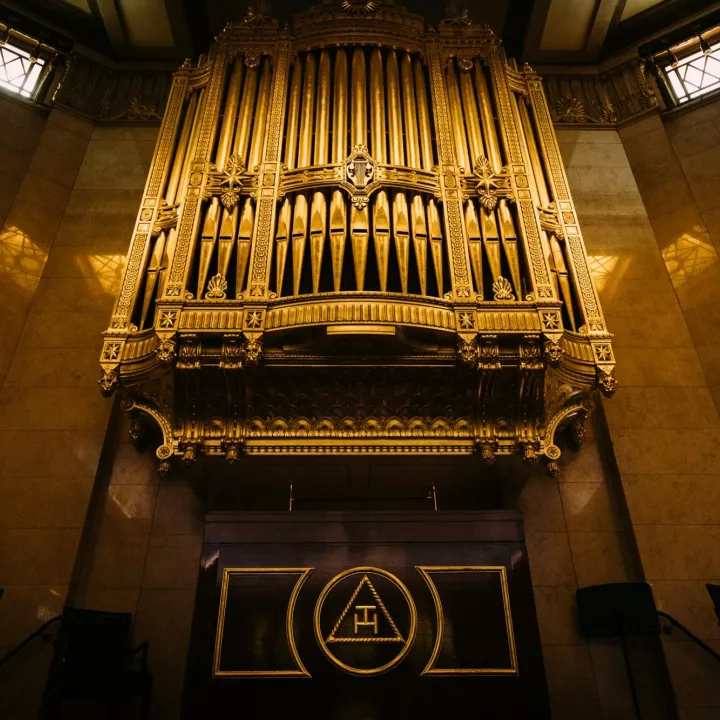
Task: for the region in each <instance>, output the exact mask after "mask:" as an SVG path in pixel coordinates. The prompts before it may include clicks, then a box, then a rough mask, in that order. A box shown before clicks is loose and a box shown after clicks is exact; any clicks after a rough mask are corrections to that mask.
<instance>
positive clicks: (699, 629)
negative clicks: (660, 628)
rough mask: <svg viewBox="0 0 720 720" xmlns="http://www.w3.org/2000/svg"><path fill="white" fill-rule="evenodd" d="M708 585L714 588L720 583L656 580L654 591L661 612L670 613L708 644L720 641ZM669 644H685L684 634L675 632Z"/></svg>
mask: <svg viewBox="0 0 720 720" xmlns="http://www.w3.org/2000/svg"><path fill="white" fill-rule="evenodd" d="M706 582H710V583H712V584H714V585H718V584H720V580H717V579H712V578H710V579H708V580H653V582H652V589H653V595H654V597H655V604H656V605H657V608H658V610H662V611H664V612H667V613H670V614H671V615H672V616H673V617H674V618H675V619H676V620H678V621H679V622H680V623H681V624H682V625H684V626H685V627H686V628H688V629H689V630H690V631H691V632H693V633H695V634H696V635H698V636H699V637H701V638H704V639H705V640H720V625H718V619H717V616H716V615H715V609H714V606H713V603H712V599H711V598H710V594H709V593H708V591H707V588H706V587H705V584H706ZM663 637H664V639H665V640H667V641H669V640H677V641H678V642H684V641H685V640H686V639H687V638H686V637H685V635H683V633H681V632H678V631H673V632H672V634H671V635H664V636H663Z"/></svg>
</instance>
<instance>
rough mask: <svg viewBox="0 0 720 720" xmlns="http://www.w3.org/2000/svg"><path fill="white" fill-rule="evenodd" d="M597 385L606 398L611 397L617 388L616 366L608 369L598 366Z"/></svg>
mask: <svg viewBox="0 0 720 720" xmlns="http://www.w3.org/2000/svg"><path fill="white" fill-rule="evenodd" d="M597 385H598V387H599V388H600V391H601V392H602V394H603V395H604V396H605V397H606V398H611V397H612V396H613V395H614V394H615V391H616V390H617V380H616V379H615V368H610V369H608V370H604V369H602V368H598V375H597Z"/></svg>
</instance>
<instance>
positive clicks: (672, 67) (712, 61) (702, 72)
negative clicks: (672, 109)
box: [663, 40, 720, 104]
mask: <svg viewBox="0 0 720 720" xmlns="http://www.w3.org/2000/svg"><path fill="white" fill-rule="evenodd" d="M670 58H671V59H672V60H673V62H671V63H670V64H668V65H665V66H664V67H663V72H664V73H665V77H666V78H667V81H668V83H669V84H670V87H671V88H672V91H673V93H674V94H675V98H676V99H677V102H678V103H680V104H682V103H686V102H688V101H689V100H694V99H696V98H699V97H702V96H703V95H707V94H708V93H711V92H713V91H714V90H718V89H720V40H718V41H717V42H716V43H715V44H713V45H709V44H708V43H707V42H705V41H702V40H701V43H700V50H698V51H697V52H694V53H693V54H692V55H688V56H686V57H684V58H682V59H680V60H678V59H677V58H676V57H675V56H674V55H673V54H672V53H670Z"/></svg>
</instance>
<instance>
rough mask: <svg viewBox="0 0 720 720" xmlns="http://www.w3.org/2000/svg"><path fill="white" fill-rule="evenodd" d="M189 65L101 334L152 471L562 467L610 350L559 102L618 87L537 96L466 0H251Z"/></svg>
mask: <svg viewBox="0 0 720 720" xmlns="http://www.w3.org/2000/svg"><path fill="white" fill-rule="evenodd" d="M202 57H203V59H202V60H201V62H200V63H199V64H197V65H194V64H193V63H190V62H186V63H184V64H183V65H182V67H181V68H180V69H179V70H178V71H177V73H176V74H175V75H174V77H173V79H172V82H171V85H170V89H169V95H168V99H167V107H166V109H165V112H164V115H163V120H162V124H161V128H160V133H159V138H158V144H157V148H156V151H155V155H154V157H153V161H152V164H151V167H150V171H149V174H148V181H147V185H146V189H145V192H144V195H143V198H142V200H141V205H140V208H139V213H138V220H137V224H136V227H135V228H134V230H133V233H132V236H131V245H130V248H129V252H128V262H127V266H126V268H125V271H124V276H123V279H122V283H121V288H120V291H119V293H118V297H117V301H116V303H115V307H114V308H113V311H112V314H111V318H110V322H109V327H108V330H107V331H106V332H105V335H104V339H103V347H102V350H101V352H100V365H101V369H102V372H101V380H100V388H101V390H102V392H103V393H106V394H107V393H111V392H113V391H114V390H115V389H117V388H120V389H121V390H122V396H123V398H124V399H125V402H124V405H123V407H124V409H125V410H126V412H128V413H130V415H131V418H132V419H133V420H134V421H136V422H137V421H138V420H139V418H140V417H145V418H146V419H148V420H149V419H152V421H153V422H154V423H155V424H156V425H157V426H158V427H159V428H160V430H161V434H162V444H161V446H160V448H161V452H160V453H159V454H158V460H159V461H160V463H161V466H160V467H161V470H162V471H163V472H167V471H169V470H170V469H171V466H172V462H173V461H174V458H182V459H183V460H184V461H185V462H187V463H192V462H200V461H201V459H202V458H203V456H206V455H211V456H219V457H225V458H226V460H227V461H228V462H232V463H237V462H239V463H242V462H244V458H245V457H246V456H249V455H257V456H275V455H278V454H303V455H308V454H317V455H324V454H378V453H381V454H406V453H407V454H410V453H412V454H419V455H435V454H456V455H470V454H473V453H477V454H478V455H479V456H480V457H481V458H482V459H483V460H484V461H485V462H486V463H492V462H495V461H496V460H498V459H500V458H502V457H503V456H508V455H517V456H519V457H522V458H523V459H524V460H525V461H526V462H528V463H529V462H534V461H536V460H537V459H539V458H545V461H546V462H547V463H548V469H549V470H550V471H551V472H557V471H558V462H557V461H558V457H559V456H558V457H555V456H554V454H555V453H556V451H555V448H557V449H558V451H559V448H560V445H559V444H558V443H561V439H560V438H561V437H564V434H567V435H568V437H569V439H570V440H572V441H573V442H575V440H573V438H574V439H577V438H579V437H580V436H581V434H582V433H581V428H580V426H581V424H582V422H583V421H584V419H585V418H586V417H587V415H588V414H589V412H590V411H591V409H592V398H593V395H594V393H595V392H596V391H599V392H603V393H605V394H607V395H610V394H612V392H614V390H615V377H614V373H613V370H614V364H615V357H614V353H613V351H612V336H611V335H610V334H609V333H608V331H607V327H606V325H605V320H604V317H603V314H602V309H601V307H600V302H599V299H598V296H597V292H596V289H595V287H594V285H593V282H592V277H591V274H590V271H589V266H588V261H587V256H586V253H585V248H584V245H583V240H582V234H581V229H580V226H579V224H578V222H577V213H576V211H575V208H574V205H573V201H572V197H571V195H570V190H569V187H568V182H567V177H566V175H565V171H564V168H563V164H562V159H561V157H560V152H559V148H558V144H557V139H556V137H555V133H554V130H553V124H552V114H551V113H554V114H555V116H556V118H557V117H560V118H562V119H564V120H563V121H565V122H586V121H587V118H588V117H590V119H591V120H592V121H599V120H597V118H600V117H602V116H603V113H605V115H606V116H608V117H609V115H608V113H609V112H610V110H611V109H612V107H614V106H613V101H612V98H611V97H610V95H609V94H608V95H607V98H606V100H607V102H605V101H603V100H602V97H601V96H602V92H601V91H600V90H601V89H602V88H601V89H597V88H596V89H595V90H592V89H591V88H590V86H589V85H588V86H586V85H582V87H580V86H577V87H579V88H580V89H579V90H578V92H577V93H576V94H577V97H574V96H573V97H568V96H567V95H566V94H564V93H563V92H561V90H562V88H563V87H565V86H563V85H562V83H560V82H558V83H555V84H554V85H552V87H553V88H555V89H554V90H552V93H554V94H552V103H551V104H552V110H551V108H550V107H549V106H548V102H547V99H546V95H545V92H544V90H543V86H542V82H541V80H540V78H539V77H538V76H537V75H536V74H535V73H534V72H533V71H532V69H531V68H529V67H527V66H525V67H523V68H522V69H517V68H516V66H514V64H513V63H512V61H508V58H507V57H506V56H505V53H504V50H503V49H502V47H501V45H500V43H499V41H498V39H497V38H496V37H495V36H494V35H493V34H492V32H491V31H490V30H489V29H488V28H486V27H484V26H475V25H472V24H471V23H470V18H469V13H468V11H467V8H466V6H465V4H464V3H462V2H448V3H447V4H446V17H445V19H444V20H443V21H441V23H440V24H439V25H438V27H437V29H436V30H433V31H432V32H430V31H429V30H428V29H427V27H426V24H425V23H424V21H423V19H422V18H421V17H419V16H417V15H415V14H413V13H411V12H409V11H407V10H406V9H404V8H403V7H402V6H401V4H400V0H398V2H395V3H390V2H387V3H386V2H379V0H378V1H375V0H372V1H371V0H335V1H334V2H323V3H321V4H318V5H316V6H315V7H313V8H311V9H309V10H307V11H304V12H301V13H299V14H298V15H297V16H296V17H295V19H294V21H293V24H292V26H291V27H290V28H288V29H286V30H280V28H279V26H278V24H277V21H276V20H274V19H273V18H272V16H271V8H270V3H269V2H267V0H256V1H255V2H252V3H251V5H250V9H249V10H248V14H247V16H246V18H245V22H244V23H234V24H231V25H229V26H228V27H227V28H226V29H225V30H224V31H223V32H222V33H221V34H220V35H219V36H218V38H217V40H216V41H215V44H214V45H213V47H212V49H211V50H210V52H209V53H208V54H207V55H203V56H202ZM613 72H614V71H613ZM626 74H627V73H626ZM628 77H632V78H635V75H630V76H628ZM633 82H636V84H637V83H639V82H640V80H638V79H637V78H635V80H634V81H633ZM573 87H575V85H573ZM556 91H557V92H556ZM63 92H64V91H63ZM593 93H594V94H593ZM134 97H135V95H132V96H128V97H125V96H123V97H122V98H121V99H122V104H123V107H125V106H127V105H128V103H129V104H130V105H132V107H130V109H129V110H128V111H127V112H129V114H130V115H134V116H135V115H136V116H137V117H138V118H139V117H143V116H145V115H147V114H148V113H154V112H158V113H160V108H161V107H162V105H161V103H160V102H159V100H158V97H157V96H156V94H153V95H152V97H148V98H145V97H140V96H136V97H137V102H135V104H132V100H133V98H134ZM470 100H471V101H470ZM110 102H111V103H114V102H115V100H114V99H110ZM118 102H119V100H118ZM156 103H157V108H155V107H154V106H155V104H156ZM603 103H604V104H603ZM113 107H114V105H113ZM108 112H110V113H111V114H112V112H114V110H113V111H111V110H108ZM109 116H110V115H108V117H109ZM188 408H193V409H192V410H189V409H188ZM575 444H577V443H576V442H575ZM361 579H362V578H361V577H360V578H358V582H359V581H360V580H361ZM368 581H369V583H370V584H372V585H373V586H374V587H375V583H374V581H373V579H372V576H371V575H368ZM375 589H376V590H377V591H378V593H379V594H380V596H381V597H382V591H381V590H380V588H379V587H375ZM365 590H369V588H368V587H366V586H363V592H364V591H365ZM371 595H372V592H371ZM368 603H369V605H372V604H373V602H372V601H368ZM376 606H377V607H376V609H377V608H378V607H379V605H377V603H376ZM388 609H389V608H388ZM349 612H350V611H349ZM389 612H390V615H391V616H392V610H390V609H389ZM357 613H358V614H357V617H358V618H359V620H358V623H360V624H359V625H358V627H359V628H361V629H362V628H369V627H370V625H369V624H368V625H365V624H363V623H372V622H373V621H374V618H377V619H378V622H379V623H380V624H382V623H383V618H384V615H383V614H382V612H381V611H380V614H379V615H377V614H376V615H375V616H373V614H372V612H371V609H370V608H369V607H367V608H365V609H363V608H359V609H357ZM352 614H353V615H354V614H355V609H353V610H352ZM398 627H399V626H398ZM400 635H401V636H402V637H403V638H404V639H405V640H407V639H408V634H407V632H406V631H405V630H402V629H400ZM327 637H328V636H327V634H326V635H325V636H324V637H323V641H325V640H326V639H327ZM326 644H327V646H328V647H334V646H336V645H337V643H335V642H332V641H330V642H329V643H326Z"/></svg>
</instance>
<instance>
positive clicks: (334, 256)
mask: <svg viewBox="0 0 720 720" xmlns="http://www.w3.org/2000/svg"><path fill="white" fill-rule="evenodd" d="M347 113H348V65H347V54H346V53H345V50H344V49H343V48H339V49H338V51H337V53H336V54H335V75H334V93H333V150H332V162H334V163H340V162H342V161H343V160H345V158H346V157H347V156H348V154H349V152H348V147H347V122H348V121H347ZM346 238H347V210H346V207H345V196H344V195H343V193H342V191H341V190H335V191H334V192H333V194H332V200H331V203H330V257H331V262H332V273H333V288H334V290H335V292H339V291H340V285H341V282H342V269H343V260H344V259H345V242H346Z"/></svg>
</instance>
